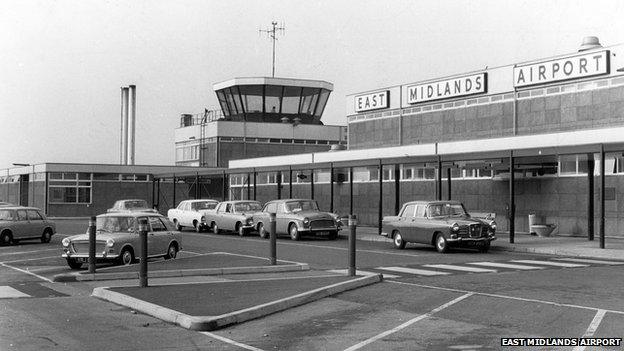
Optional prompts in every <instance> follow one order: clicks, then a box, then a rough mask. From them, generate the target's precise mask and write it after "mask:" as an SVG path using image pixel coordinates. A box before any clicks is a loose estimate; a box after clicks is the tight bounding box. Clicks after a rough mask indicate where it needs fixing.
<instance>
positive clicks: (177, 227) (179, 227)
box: [173, 219, 182, 232]
mask: <svg viewBox="0 0 624 351" xmlns="http://www.w3.org/2000/svg"><path fill="white" fill-rule="evenodd" d="M173 224H174V225H175V229H176V230H177V231H179V232H181V231H182V226H181V225H180V222H178V220H177V219H174V220H173Z"/></svg>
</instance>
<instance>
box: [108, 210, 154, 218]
mask: <svg viewBox="0 0 624 351" xmlns="http://www.w3.org/2000/svg"><path fill="white" fill-rule="evenodd" d="M145 216H148V217H165V216H163V215H161V214H160V213H156V212H140V211H133V212H110V213H102V214H100V215H97V217H133V218H136V217H145Z"/></svg>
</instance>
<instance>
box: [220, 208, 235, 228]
mask: <svg viewBox="0 0 624 351" xmlns="http://www.w3.org/2000/svg"><path fill="white" fill-rule="evenodd" d="M234 216H235V215H234V204H233V203H228V204H227V206H226V207H225V212H224V213H222V214H221V217H220V219H221V222H222V223H221V228H223V229H225V230H234V223H235V222H236V221H235V220H234Z"/></svg>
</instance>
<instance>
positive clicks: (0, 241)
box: [0, 232, 13, 246]
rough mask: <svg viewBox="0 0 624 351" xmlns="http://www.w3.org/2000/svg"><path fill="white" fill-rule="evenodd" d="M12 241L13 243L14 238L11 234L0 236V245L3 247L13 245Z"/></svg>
mask: <svg viewBox="0 0 624 351" xmlns="http://www.w3.org/2000/svg"><path fill="white" fill-rule="evenodd" d="M12 241H13V236H12V235H11V233H9V232H4V233H2V234H0V245H2V246H6V245H11V242H12Z"/></svg>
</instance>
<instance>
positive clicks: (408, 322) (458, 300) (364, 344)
mask: <svg viewBox="0 0 624 351" xmlns="http://www.w3.org/2000/svg"><path fill="white" fill-rule="evenodd" d="M472 295H474V294H473V293H467V294H465V295H462V296H460V297H458V298H456V299H454V300H452V301H449V302H447V303H445V304H444V305H441V306H439V307H437V308H434V309H433V310H431V311H430V312H427V313H425V314H421V315H420V316H418V317H416V318H413V319H410V320H409V321H407V322H405V323H403V324H401V325H399V326H397V327H395V328H392V329H390V330H387V331H385V332H383V333H381V334H377V335H375V336H373V337H372V338H370V339H366V340H364V341H362V342H361V343H358V344H355V345H353V346H351V347H349V348H347V349H345V351H353V350H357V349H361V348H362V347H364V346H366V345H368V344H371V343H373V342H375V341H377V340H379V339H381V338H384V337H386V336H388V335H390V334H394V333H396V332H398V331H399V330H401V329H405V328H407V327H409V326H410V325H412V324H414V323H416V322H418V321H421V320H423V319H425V318H429V317H431V316H432V315H433V314H435V313H437V312H440V311H442V310H443V309H445V308H447V307H449V306H452V305H454V304H456V303H458V302H460V301H461V300H463V299H465V298H468V297H470V296H472Z"/></svg>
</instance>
